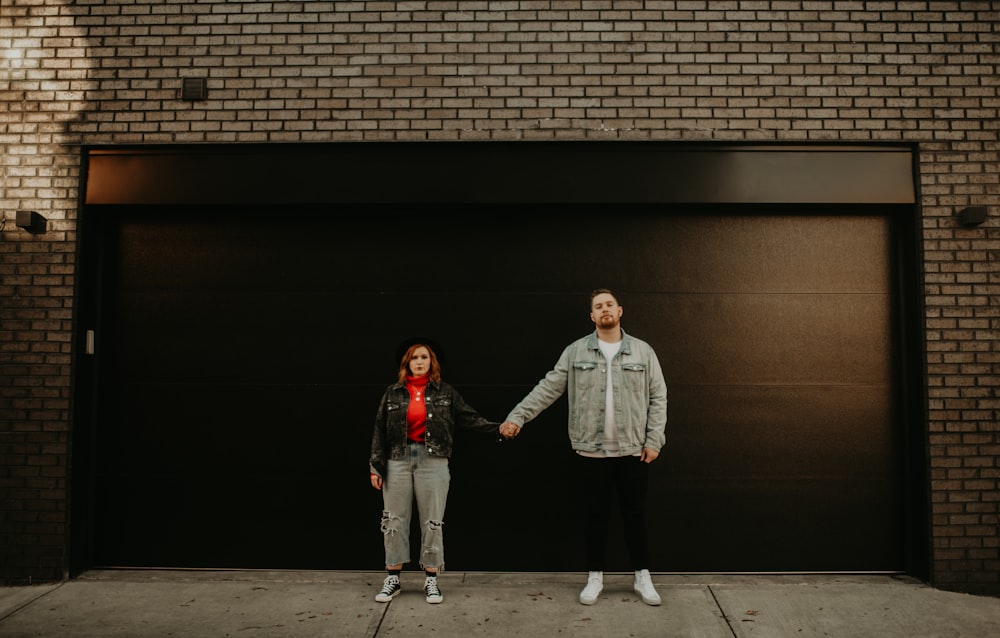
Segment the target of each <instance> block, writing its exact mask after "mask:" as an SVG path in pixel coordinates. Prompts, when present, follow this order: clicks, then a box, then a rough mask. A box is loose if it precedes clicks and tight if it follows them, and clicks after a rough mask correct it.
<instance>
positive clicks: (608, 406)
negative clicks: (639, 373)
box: [580, 339, 622, 458]
mask: <svg viewBox="0 0 1000 638" xmlns="http://www.w3.org/2000/svg"><path fill="white" fill-rule="evenodd" d="M597 346H598V347H599V348H600V349H601V352H603V353H604V358H605V365H606V367H605V371H606V375H605V376H606V378H607V386H606V387H605V390H604V445H603V448H602V450H601V451H600V452H580V454H582V455H584V456H593V457H598V458H600V457H605V456H621V447H620V446H619V445H618V428H616V427H615V394H614V387H613V386H612V384H611V361H612V360H613V359H614V358H615V355H616V354H618V351H619V350H621V348H622V342H621V341H616V342H614V343H608V342H607V341H601V340H600V339H598V340H597Z"/></svg>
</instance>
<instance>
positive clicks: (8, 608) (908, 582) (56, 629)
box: [0, 570, 1000, 638]
mask: <svg viewBox="0 0 1000 638" xmlns="http://www.w3.org/2000/svg"><path fill="white" fill-rule="evenodd" d="M382 577H383V574H382V573H381V572H303V571H294V572H291V571H290V572H284V571H280V572H273V571H225V572H220V571H159V570H152V571H146V570H143V571H119V570H109V571H91V572H88V573H86V574H84V575H83V576H81V577H79V578H77V579H74V580H71V581H69V582H65V583H60V584H50V585H34V586H25V587H6V588H0V636H2V637H4V638H21V637H24V636H46V637H49V636H51V637H60V638H84V637H87V638H90V637H93V638H109V637H115V636H129V637H146V636H150V637H154V636H155V637H157V638H162V637H168V636H178V637H184V638H196V637H201V636H204V637H206V638H208V637H211V638H218V637H224V636H233V637H253V638H259V637H263V636H268V637H271V636H275V637H279V636H280V637H283V638H284V637H297V636H302V637H303V638H305V637H308V638H319V637H326V636H331V637H332V636H337V637H340V636H352V637H370V638H374V637H379V638H383V637H390V636H407V637H414V636H436V637H441V638H467V637H469V636H514V635H520V636H523V637H524V638H534V637H535V636H572V637H577V636H580V637H590V636H592V637H594V638H605V637H607V636H682V637H685V638H687V637H700V636H704V637H706V638H733V637H734V636H735V637H743V636H760V637H785V636H789V637H791V636H795V637H812V636H824V637H834V638H837V637H843V638H859V637H867V636H878V637H880V638H895V637H899V638H903V637H905V638H915V637H920V636H923V637H930V636H933V637H944V636H962V637H966V636H967V637H974V638H985V637H989V636H1000V598H993V597H984V596H972V595H967V594H957V593H951V592H944V591H940V590H936V589H933V588H931V587H929V586H927V585H925V584H923V583H920V582H918V581H915V580H912V579H909V578H905V577H893V576H884V575H873V576H868V575H860V576H843V575H835V576H826V575H823V576H814V575H808V576H786V575H782V576H715V575H693V576H688V575H663V574H655V575H654V578H653V581H654V583H655V584H656V586H657V589H658V591H659V592H660V595H661V596H662V598H663V605H662V606H659V607H650V606H648V605H645V604H643V603H642V601H641V600H639V598H638V596H637V595H636V594H635V593H634V592H633V591H632V576H631V574H607V575H606V576H605V587H604V592H603V594H602V595H601V598H600V599H599V600H598V602H597V604H596V605H594V606H591V607H587V606H583V605H580V604H579V603H578V602H577V595H578V594H579V592H580V589H582V587H583V585H584V581H585V580H586V578H585V575H583V574H565V573H560V574H552V573H492V572H491V573H477V572H445V573H443V574H442V575H441V577H440V582H441V589H442V593H443V594H444V597H445V599H444V602H443V603H442V604H439V605H428V604H427V603H426V602H424V598H423V592H422V585H423V578H422V576H421V574H419V573H417V572H404V573H403V578H402V581H403V593H402V594H400V595H399V596H398V597H397V598H396V599H395V600H393V601H392V602H391V603H388V604H382V603H377V602H375V600H374V596H375V592H376V591H377V589H378V587H379V585H380V584H381V581H382Z"/></svg>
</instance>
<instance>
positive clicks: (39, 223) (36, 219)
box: [17, 210, 48, 234]
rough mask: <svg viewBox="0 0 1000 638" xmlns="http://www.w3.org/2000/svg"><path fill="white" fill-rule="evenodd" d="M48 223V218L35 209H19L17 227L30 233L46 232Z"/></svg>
mask: <svg viewBox="0 0 1000 638" xmlns="http://www.w3.org/2000/svg"><path fill="white" fill-rule="evenodd" d="M47 226H48V223H47V222H46V219H45V218H44V217H42V216H41V215H40V214H38V213H36V212H35V211H33V210H19V211H17V227H18V228H23V229H24V230H26V231H28V232H29V233H33V234H36V233H44V232H45V230H46V227H47Z"/></svg>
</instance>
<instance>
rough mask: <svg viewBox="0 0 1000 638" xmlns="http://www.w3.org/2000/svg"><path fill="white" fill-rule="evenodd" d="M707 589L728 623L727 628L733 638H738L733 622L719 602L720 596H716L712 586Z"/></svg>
mask: <svg viewBox="0 0 1000 638" xmlns="http://www.w3.org/2000/svg"><path fill="white" fill-rule="evenodd" d="M707 587H708V593H709V594H711V595H712V600H713V601H714V602H715V607H716V608H717V609H718V610H719V613H720V614H722V619H723V620H725V621H726V627H729V633H730V634H732V636H733V638H736V629H734V628H733V622H732V620H730V619H729V616H727V615H726V610H724V609H723V608H722V604H721V603H720V602H719V598H718V596H716V595H715V590H714V589H712V586H711V585H707Z"/></svg>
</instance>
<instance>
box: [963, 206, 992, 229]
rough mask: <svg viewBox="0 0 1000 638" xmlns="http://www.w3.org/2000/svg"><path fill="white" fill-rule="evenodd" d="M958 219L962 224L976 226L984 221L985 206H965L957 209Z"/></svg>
mask: <svg viewBox="0 0 1000 638" xmlns="http://www.w3.org/2000/svg"><path fill="white" fill-rule="evenodd" d="M958 221H959V222H961V223H962V225H963V226H978V225H979V224H982V223H983V222H984V221H986V207H985V206H966V207H965V208H963V209H962V210H960V211H958Z"/></svg>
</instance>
